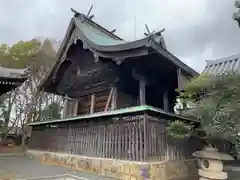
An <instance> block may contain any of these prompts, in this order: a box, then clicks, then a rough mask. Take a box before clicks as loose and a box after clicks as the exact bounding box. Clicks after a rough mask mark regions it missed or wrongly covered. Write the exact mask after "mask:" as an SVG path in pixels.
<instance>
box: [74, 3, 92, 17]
mask: <svg viewBox="0 0 240 180" xmlns="http://www.w3.org/2000/svg"><path fill="white" fill-rule="evenodd" d="M92 8H93V5H91V7H90V9H89V10H88V13H87V15H86V17H87V18H89V19H92V18H93V17H94V14H92V15H90V13H91V11H92ZM71 11H72V12H74V13H75V15H74V16H75V17H77V16H79V15H80V14H81V13H80V12H78V11H76V10H75V9H73V8H71Z"/></svg>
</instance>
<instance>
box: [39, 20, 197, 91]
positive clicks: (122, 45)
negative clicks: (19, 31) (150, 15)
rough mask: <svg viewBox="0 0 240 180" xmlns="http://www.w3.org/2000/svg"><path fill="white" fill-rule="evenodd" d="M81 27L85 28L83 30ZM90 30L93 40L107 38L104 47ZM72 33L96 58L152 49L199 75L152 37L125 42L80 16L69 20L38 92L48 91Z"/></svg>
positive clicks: (192, 74)
mask: <svg viewBox="0 0 240 180" xmlns="http://www.w3.org/2000/svg"><path fill="white" fill-rule="evenodd" d="M86 25H87V26H86ZM81 26H85V30H84V28H82V27H81ZM86 27H87V28H86ZM91 28H93V29H94V30H92V37H94V36H95V40H96V37H97V36H98V35H96V34H94V31H97V32H98V33H99V34H102V35H104V36H105V37H107V39H108V40H109V41H108V42H107V43H105V44H104V45H103V44H101V42H100V41H99V43H96V41H95V42H94V38H92V37H90V36H89V33H88V34H87V33H86V31H88V30H91ZM84 31H85V32H84ZM73 33H75V35H74V38H77V39H80V40H81V41H82V42H83V44H84V46H85V48H88V49H89V50H91V51H92V52H93V53H94V54H96V55H98V56H102V57H105V58H112V59H113V60H117V59H125V58H128V57H134V56H141V55H147V54H148V51H149V50H150V49H153V50H155V51H156V52H157V53H158V54H160V55H161V56H164V57H165V58H167V59H169V60H170V61H171V62H172V63H173V64H175V65H176V66H178V67H179V68H181V69H183V70H184V71H185V72H186V73H187V74H189V75H191V76H197V75H199V74H198V73H197V72H196V71H195V70H193V69H192V68H190V67H189V66H187V65H186V64H185V63H183V62H182V61H180V60H179V59H178V58H177V57H175V56H174V55H172V54H171V53H170V52H168V51H167V50H166V49H164V48H163V47H162V46H161V45H160V44H158V43H157V42H156V41H155V40H154V39H153V36H151V37H146V38H143V39H140V40H137V41H133V42H126V41H124V40H122V39H121V38H119V37H118V36H116V35H114V34H113V33H111V32H109V31H107V30H106V29H104V28H103V27H101V26H99V25H98V24H96V23H94V22H93V21H92V20H90V19H88V18H87V17H86V16H84V15H80V16H78V17H73V18H72V19H71V21H70V24H69V27H68V29H67V33H66V35H65V37H64V39H63V41H62V43H61V46H60V48H59V50H58V52H57V62H56V64H55V65H54V66H53V68H52V69H51V70H50V71H49V72H48V73H47V75H46V76H45V78H44V79H43V81H42V82H41V83H40V85H39V88H38V90H43V89H44V90H45V91H48V90H47V89H46V88H44V87H46V85H48V84H49V83H50V82H51V77H53V75H54V74H55V73H56V71H57V69H58V68H59V66H60V65H61V63H62V62H63V61H64V58H63V55H64V53H65V51H66V50H67V48H68V45H69V41H70V40H71V38H72V37H73Z"/></svg>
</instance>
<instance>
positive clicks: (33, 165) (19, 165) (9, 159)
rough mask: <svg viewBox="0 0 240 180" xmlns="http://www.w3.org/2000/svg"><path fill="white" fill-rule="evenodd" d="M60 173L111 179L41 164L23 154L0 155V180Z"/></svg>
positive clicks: (14, 179) (90, 178)
mask: <svg viewBox="0 0 240 180" xmlns="http://www.w3.org/2000/svg"><path fill="white" fill-rule="evenodd" d="M62 174H71V175H75V176H77V177H81V178H82V179H85V180H113V179H111V178H104V177H98V176H96V175H94V174H90V173H84V172H76V171H72V170H71V169H68V168H64V167H58V166H49V165H43V164H40V162H38V161H36V160H31V159H28V158H27V157H25V156H20V155H19V156H4V157H3V156H0V180H18V179H29V178H36V177H47V176H56V175H62ZM37 179H39V178H37ZM46 179H49V178H44V180H46ZM50 179H57V178H50Z"/></svg>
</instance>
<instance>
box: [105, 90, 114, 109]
mask: <svg viewBox="0 0 240 180" xmlns="http://www.w3.org/2000/svg"><path fill="white" fill-rule="evenodd" d="M112 94H113V88H111V90H110V93H109V96H108V100H107V103H106V106H105V109H104V111H107V110H108V108H109V105H110V102H111V99H112Z"/></svg>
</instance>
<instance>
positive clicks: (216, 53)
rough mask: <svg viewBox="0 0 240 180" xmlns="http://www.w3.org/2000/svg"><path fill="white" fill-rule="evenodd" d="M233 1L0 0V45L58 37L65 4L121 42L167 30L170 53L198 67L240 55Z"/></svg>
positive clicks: (65, 13)
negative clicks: (89, 13)
mask: <svg viewBox="0 0 240 180" xmlns="http://www.w3.org/2000/svg"><path fill="white" fill-rule="evenodd" d="M234 2H235V0H86V1H83V0H0V43H7V44H12V43H15V42H17V41H19V40H29V39H31V38H34V37H48V38H54V39H56V40H62V38H63V36H64V34H65V31H66V28H67V26H68V23H69V20H70V18H71V17H72V15H73V14H72V12H71V11H70V8H71V7H73V8H74V9H76V10H78V11H79V12H83V13H87V11H88V9H89V7H90V6H91V4H93V6H94V7H93V10H92V12H93V14H94V15H95V18H94V20H95V21H96V22H97V23H99V24H101V25H102V26H104V27H106V28H107V29H109V30H112V29H115V28H116V29H117V31H116V34H117V35H119V36H121V37H122V38H124V39H125V40H133V38H134V23H133V22H134V16H135V24H136V38H141V37H143V33H144V31H145V27H144V24H145V23H146V24H148V26H149V28H150V29H151V30H160V29H162V28H166V31H165V32H164V37H165V41H166V44H167V47H168V49H169V51H170V52H172V53H173V54H175V55H176V56H177V57H179V58H180V59H181V60H182V61H184V62H185V63H187V64H188V65H189V66H191V67H193V68H194V69H195V70H197V71H201V70H202V69H203V68H204V66H205V60H211V59H215V58H219V57H223V56H228V55H232V54H236V53H240V48H239V47H240V29H239V28H238V26H237V23H236V22H235V21H233V20H232V15H233V13H234V12H235V11H237V10H236V9H235V7H234Z"/></svg>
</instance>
